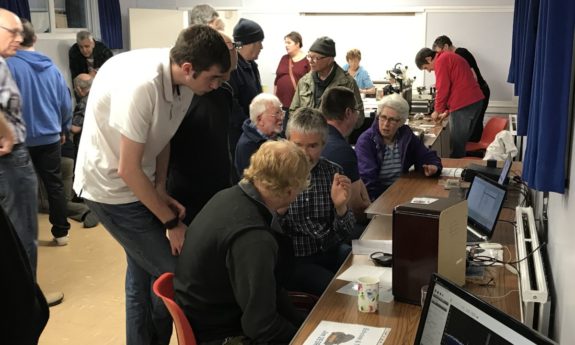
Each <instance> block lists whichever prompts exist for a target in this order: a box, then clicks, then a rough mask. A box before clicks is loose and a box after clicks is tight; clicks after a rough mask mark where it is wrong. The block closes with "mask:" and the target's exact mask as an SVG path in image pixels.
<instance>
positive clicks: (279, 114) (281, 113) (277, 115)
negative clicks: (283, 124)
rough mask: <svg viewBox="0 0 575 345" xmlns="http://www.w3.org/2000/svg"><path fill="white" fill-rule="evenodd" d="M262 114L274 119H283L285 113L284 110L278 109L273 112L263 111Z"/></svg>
mask: <svg viewBox="0 0 575 345" xmlns="http://www.w3.org/2000/svg"><path fill="white" fill-rule="evenodd" d="M264 115H271V116H273V117H274V118H276V119H283V118H284V116H285V115H286V112H285V111H283V110H281V109H280V110H278V111H276V112H275V113H264Z"/></svg>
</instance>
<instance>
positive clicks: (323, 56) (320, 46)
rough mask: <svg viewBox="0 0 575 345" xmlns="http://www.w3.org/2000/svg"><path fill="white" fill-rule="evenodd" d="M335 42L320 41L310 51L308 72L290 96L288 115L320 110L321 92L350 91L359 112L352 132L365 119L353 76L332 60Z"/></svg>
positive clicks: (329, 39)
mask: <svg viewBox="0 0 575 345" xmlns="http://www.w3.org/2000/svg"><path fill="white" fill-rule="evenodd" d="M334 58H335V42H334V41H333V40H332V39H331V38H329V37H325V36H324V37H320V38H318V39H316V40H315V42H314V43H313V44H312V46H311V47H310V48H309V53H308V55H307V59H308V60H309V63H310V67H311V71H309V73H308V74H306V75H304V76H303V77H302V78H301V79H300V80H299V82H298V83H297V88H296V90H295V95H294V96H293V99H292V102H291V106H290V109H289V111H290V113H293V112H294V111H295V110H297V109H299V108H302V107H308V108H314V109H319V107H320V106H321V97H322V96H323V94H324V92H325V91H326V90H328V89H330V88H332V87H334V86H344V87H347V88H348V89H351V90H353V93H354V95H355V108H356V109H359V116H358V117H357V123H356V124H355V128H359V127H361V125H362V124H363V119H364V118H365V115H364V112H363V101H362V100H361V94H360V93H359V88H358V87H357V84H356V82H355V80H354V79H353V77H352V76H350V75H349V74H348V73H347V72H345V71H344V70H343V69H342V68H341V67H340V66H339V65H338V64H337V63H336V62H335V60H334Z"/></svg>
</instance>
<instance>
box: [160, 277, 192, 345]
mask: <svg viewBox="0 0 575 345" xmlns="http://www.w3.org/2000/svg"><path fill="white" fill-rule="evenodd" d="M173 280H174V274H173V273H170V272H166V273H164V274H162V275H161V276H159V277H158V279H156V281H155V282H154V286H153V290H154V293H155V294H156V295H157V296H158V297H160V298H161V299H162V301H163V302H164V304H165V305H166V308H168V311H169V312H170V315H172V318H173V319H174V325H175V326H176V334H177V336H178V344H179V345H197V343H196V337H195V335H194V331H193V330H192V326H190V322H189V321H188V318H187V317H186V314H184V311H183V310H182V308H180V306H179V305H177V304H176V301H174V284H173Z"/></svg>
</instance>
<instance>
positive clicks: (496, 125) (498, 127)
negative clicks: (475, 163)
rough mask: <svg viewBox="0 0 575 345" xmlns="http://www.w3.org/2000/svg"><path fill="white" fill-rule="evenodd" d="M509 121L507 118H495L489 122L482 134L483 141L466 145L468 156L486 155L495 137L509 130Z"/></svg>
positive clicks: (469, 142)
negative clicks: (474, 154)
mask: <svg viewBox="0 0 575 345" xmlns="http://www.w3.org/2000/svg"><path fill="white" fill-rule="evenodd" d="M508 122H509V120H508V119H507V118H505V117H499V116H494V117H492V118H490V119H489V121H487V123H486V124H485V128H483V134H481V139H480V140H479V142H477V143H474V142H471V141H468V142H467V143H466V144H465V151H467V152H468V155H473V154H469V153H473V152H477V151H478V152H477V153H480V154H483V153H485V150H487V147H488V146H489V144H491V143H492V142H493V140H495V136H496V135H497V133H499V132H501V131H502V130H504V129H506V128H507V123H508Z"/></svg>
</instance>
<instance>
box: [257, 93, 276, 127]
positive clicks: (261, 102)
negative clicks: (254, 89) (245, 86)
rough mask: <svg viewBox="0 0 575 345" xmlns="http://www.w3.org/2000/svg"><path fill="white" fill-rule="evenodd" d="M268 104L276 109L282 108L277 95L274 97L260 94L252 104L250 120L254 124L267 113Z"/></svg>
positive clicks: (268, 94)
mask: <svg viewBox="0 0 575 345" xmlns="http://www.w3.org/2000/svg"><path fill="white" fill-rule="evenodd" d="M268 104H271V105H273V106H276V107H280V108H281V106H282V103H281V102H280V100H279V98H277V96H276V95H272V94H270V93H260V94H259V95H257V96H255V97H254V99H252V102H251V103H250V120H251V121H252V123H253V124H255V123H256V122H257V121H258V116H260V115H261V114H263V113H264V112H265V111H266V107H267V105H268Z"/></svg>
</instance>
